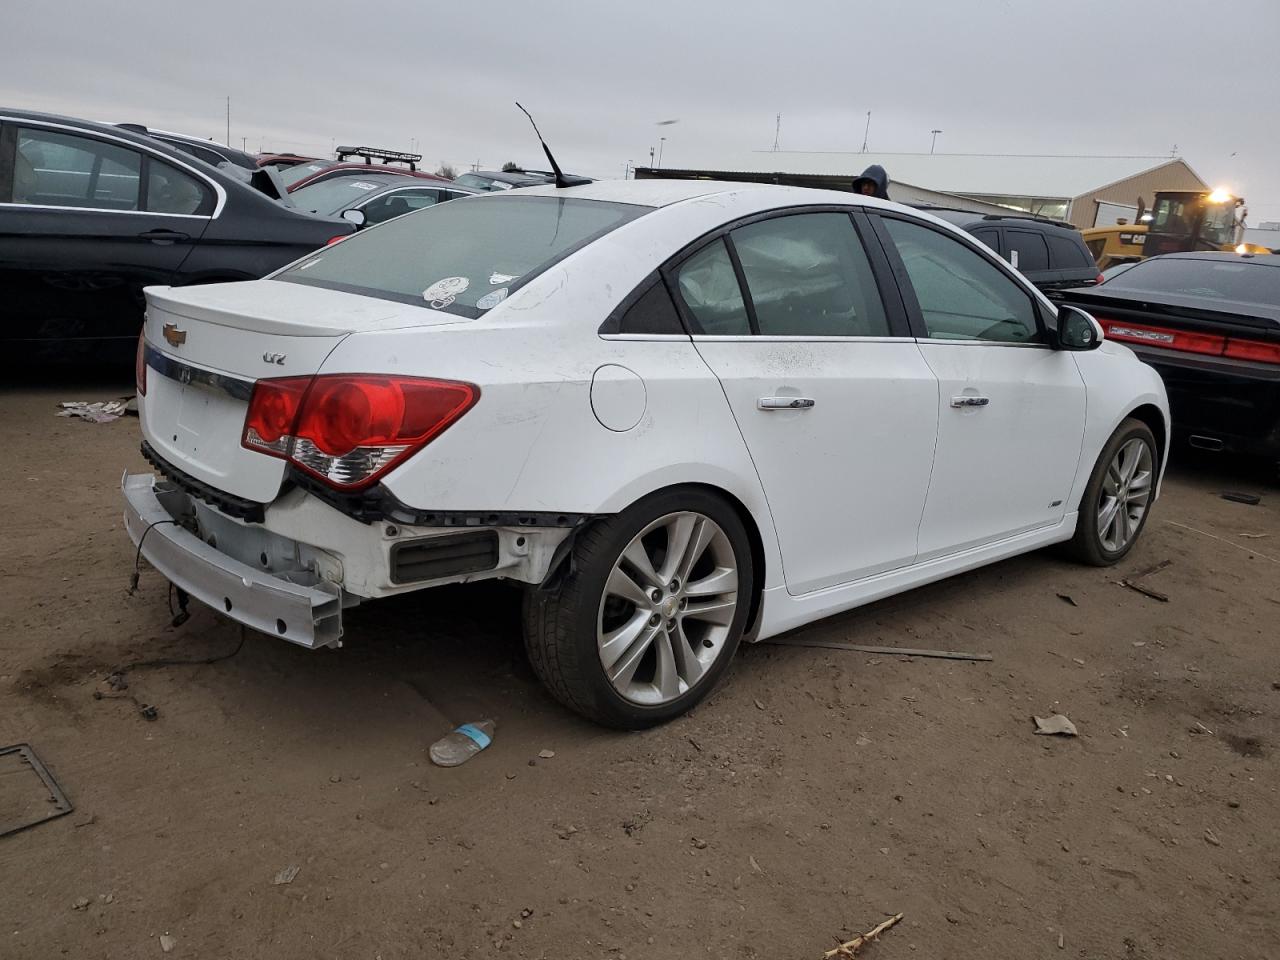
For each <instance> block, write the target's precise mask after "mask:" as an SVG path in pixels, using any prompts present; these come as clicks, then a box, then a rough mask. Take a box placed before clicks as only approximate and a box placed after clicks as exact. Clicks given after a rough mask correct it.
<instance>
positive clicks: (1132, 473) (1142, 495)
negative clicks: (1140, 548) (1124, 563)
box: [1098, 437, 1155, 553]
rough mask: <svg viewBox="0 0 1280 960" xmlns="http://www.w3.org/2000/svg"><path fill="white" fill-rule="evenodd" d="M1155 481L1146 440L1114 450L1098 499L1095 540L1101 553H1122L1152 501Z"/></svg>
mask: <svg viewBox="0 0 1280 960" xmlns="http://www.w3.org/2000/svg"><path fill="white" fill-rule="evenodd" d="M1154 479H1155V473H1154V471H1153V470H1152V468H1151V447H1150V446H1149V445H1148V444H1147V443H1146V441H1144V440H1142V439H1140V438H1137V437H1135V438H1134V439H1132V440H1130V441H1128V442H1127V443H1125V444H1124V445H1123V446H1122V447H1121V448H1120V449H1119V450H1117V451H1116V455H1115V457H1113V458H1112V460H1111V463H1109V464H1108V465H1107V473H1106V476H1105V477H1103V480H1102V491H1101V495H1100V496H1099V497H1098V540H1099V542H1100V543H1101V544H1102V547H1103V549H1104V550H1107V551H1109V552H1111V553H1116V552H1118V551H1120V550H1123V549H1124V548H1125V547H1126V546H1128V544H1129V541H1130V540H1132V539H1133V537H1134V535H1135V534H1136V533H1137V532H1138V528H1139V527H1140V526H1141V525H1142V518H1143V517H1144V516H1145V515H1146V512H1147V507H1148V505H1149V504H1150V502H1151V493H1152V490H1151V485H1152V482H1153V480H1154Z"/></svg>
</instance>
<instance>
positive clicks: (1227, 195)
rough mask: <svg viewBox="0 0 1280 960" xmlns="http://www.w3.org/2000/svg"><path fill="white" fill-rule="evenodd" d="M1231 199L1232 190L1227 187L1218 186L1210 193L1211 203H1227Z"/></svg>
mask: <svg viewBox="0 0 1280 960" xmlns="http://www.w3.org/2000/svg"><path fill="white" fill-rule="evenodd" d="M1230 199H1232V196H1231V191H1230V190H1228V189H1227V188H1226V187H1218V188H1217V189H1215V190H1214V191H1213V193H1211V194H1209V202H1210V203H1226V202H1227V201H1228V200H1230Z"/></svg>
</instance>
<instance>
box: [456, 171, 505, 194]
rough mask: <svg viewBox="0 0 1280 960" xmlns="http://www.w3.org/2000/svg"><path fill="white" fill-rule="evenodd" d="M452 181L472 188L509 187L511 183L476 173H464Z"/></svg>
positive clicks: (493, 188) (503, 188)
mask: <svg viewBox="0 0 1280 960" xmlns="http://www.w3.org/2000/svg"><path fill="white" fill-rule="evenodd" d="M453 182H454V183H456V184H459V185H460V186H463V187H471V188H472V189H473V190H510V189H511V184H509V183H503V182H502V181H501V180H494V179H493V178H492V177H482V176H480V174H478V173H464V174H463V175H462V176H460V177H458V179H456V180H454V181H453Z"/></svg>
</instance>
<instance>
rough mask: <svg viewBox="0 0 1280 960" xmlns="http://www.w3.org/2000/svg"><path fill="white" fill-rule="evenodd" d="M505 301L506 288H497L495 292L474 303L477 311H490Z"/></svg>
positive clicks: (492, 291)
mask: <svg viewBox="0 0 1280 960" xmlns="http://www.w3.org/2000/svg"><path fill="white" fill-rule="evenodd" d="M505 299H507V288H506V287H499V288H498V289H497V290H491V291H489V292H488V293H486V294H485V295H484V296H483V297H481V298H480V299H479V300H477V301H476V309H477V310H491V309H492V308H494V307H496V306H497V305H498V304H500V303H501V302H502V301H503V300H505Z"/></svg>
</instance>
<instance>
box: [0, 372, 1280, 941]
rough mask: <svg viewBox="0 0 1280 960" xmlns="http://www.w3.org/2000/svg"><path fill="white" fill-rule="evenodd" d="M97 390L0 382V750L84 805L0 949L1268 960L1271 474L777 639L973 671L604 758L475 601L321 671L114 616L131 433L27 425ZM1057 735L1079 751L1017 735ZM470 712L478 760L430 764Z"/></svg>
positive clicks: (727, 719)
mask: <svg viewBox="0 0 1280 960" xmlns="http://www.w3.org/2000/svg"><path fill="white" fill-rule="evenodd" d="M124 389H127V384H111V383H104V382H101V381H99V382H96V383H92V384H90V385H88V386H81V385H78V384H77V385H70V384H68V383H66V382H63V383H62V384H60V385H56V386H31V385H27V386H20V387H16V388H15V387H12V386H11V387H9V388H7V389H2V388H0V399H2V400H3V405H2V407H0V410H2V411H3V419H2V420H0V449H3V450H4V452H5V456H4V458H3V460H2V461H0V485H2V488H3V489H4V490H5V491H7V496H6V497H5V505H6V509H5V511H4V516H3V518H2V519H0V745H3V744H8V743H16V742H22V741H29V742H30V743H31V744H33V745H34V747H35V749H36V750H37V752H38V753H39V755H40V757H41V758H43V760H44V761H45V762H46V763H47V764H48V766H49V767H50V769H51V770H52V771H53V772H54V774H55V775H56V776H57V778H58V779H59V781H60V782H61V785H62V787H63V788H64V789H65V791H66V793H67V795H68V796H69V797H70V798H71V800H72V801H73V802H74V804H75V811H74V812H73V813H71V814H70V815H68V816H64V817H61V818H59V819H56V820H52V821H49V822H47V823H43V824H41V825H40V826H37V827H35V828H33V829H30V830H27V831H24V832H22V833H18V834H14V835H11V836H8V837H4V838H0V957H3V958H12V960H19V958H23V960H25V958H32V960H48V958H52V957H59V956H67V957H74V958H77V960H79V958H142V957H147V956H151V955H156V956H159V955H161V954H162V945H161V942H160V939H159V938H160V937H161V935H165V936H167V937H170V938H172V941H170V940H166V941H165V945H167V946H169V947H170V953H171V955H172V956H173V957H175V958H183V957H206V958H242V957H272V958H275V960H292V958H308V960H313V958H317V957H324V958H328V957H337V958H368V960H374V958H382V960H393V958H402V957H403V958H424V957H425V958H435V957H440V958H464V957H466V958H479V957H492V956H495V955H501V956H508V955H509V956H515V957H529V958H556V960H561V958H563V960H569V958H579V957H582V958H604V960H623V958H624V957H630V958H682V960H687V958H692V957H704V956H705V957H734V958H738V957H746V958H756V957H758V958H769V960H773V958H797V960H805V958H812V960H817V958H819V957H821V956H822V952H823V950H825V949H828V948H830V947H832V946H834V945H835V944H836V942H837V938H848V937H851V936H853V935H855V934H857V933H859V932H862V931H864V930H868V929H870V928H871V927H872V926H874V925H875V924H876V923H878V922H879V921H880V920H882V919H884V918H885V916H886V915H888V914H892V913H896V912H898V911H901V912H903V913H904V914H905V920H904V921H903V922H902V923H901V924H900V925H899V926H898V927H896V928H895V929H893V930H891V931H889V932H888V933H886V934H885V935H884V937H883V939H882V940H881V941H880V942H879V944H877V945H875V946H872V947H870V948H868V949H867V950H866V951H865V952H864V953H865V955H866V956H867V957H871V958H879V960H888V958H907V957H924V958H931V957H932V958H943V957H946V958H968V957H975V958H978V957H980V958H984V960H994V958H1010V960H1014V958H1016V960H1027V958H1034V957H1055V958H1056V957H1080V958H1126V960H1130V958H1132V960H1168V958H1184V957H1185V958H1197V960H1200V958H1224V960H1225V958H1249V960H1269V958H1274V957H1276V956H1278V955H1280V803H1278V797H1277V787H1278V786H1280V777H1278V776H1277V773H1278V772H1280V770H1278V768H1280V762H1278V760H1277V755H1278V751H1280V656H1278V654H1277V635H1278V633H1280V631H1278V630H1277V624H1280V488H1277V487H1276V486H1275V485H1273V484H1271V483H1270V481H1269V478H1268V476H1267V475H1266V473H1265V472H1264V471H1263V470H1262V469H1261V468H1251V467H1248V466H1245V465H1240V464H1231V463H1225V462H1223V461H1209V462H1207V463H1178V464H1176V465H1175V467H1174V470H1173V474H1172V476H1171V477H1170V479H1169V480H1168V482H1167V483H1166V486H1165V496H1164V498H1163V499H1162V500H1161V501H1160V502H1159V504H1158V505H1157V507H1156V509H1155V512H1154V514H1153V516H1152V518H1151V522H1150V523H1149V524H1148V526H1147V528H1146V531H1145V533H1144V535H1143V539H1142V541H1141V542H1140V544H1139V545H1138V547H1137V548H1136V549H1135V551H1134V553H1133V554H1132V555H1131V556H1130V557H1129V558H1128V559H1127V560H1126V561H1125V563H1124V564H1123V565H1122V566H1121V567H1120V568H1119V569H1117V570H1097V569H1089V568H1084V567H1078V566H1074V565H1071V564H1069V563H1067V562H1065V561H1062V560H1060V559H1058V558H1056V557H1055V556H1054V555H1052V554H1048V553H1038V554H1034V555H1031V556H1027V557H1023V558H1019V559H1015V560H1011V561H1008V562H1005V563H1002V564H999V565H997V566H994V567H990V568H987V569H985V570H982V571H978V572H975V573H971V574H967V575H964V576H961V577H959V578H955V579H953V580H951V581H948V582H946V583H943V584H939V585H936V586H934V587H930V588H926V589H922V590H917V591H915V592H913V593H911V594H908V595H905V596H902V597H898V598H895V599H893V600H890V601H886V602H883V603H880V604H877V605H875V606H873V607H869V608H865V609H863V610H861V611H856V612H854V613H852V614H849V615H845V616H841V617H836V618H834V619H831V620H828V621H825V622H823V623H820V624H817V625H815V626H812V627H809V628H807V629H805V630H802V631H799V632H797V633H796V634H794V635H793V636H794V637H798V638H826V639H849V640H854V641H856V642H862V643H873V644H896V645H900V646H910V647H933V648H946V649H952V650H967V651H977V652H989V653H991V654H993V655H994V660H993V661H991V662H989V663H966V662H957V661H947V660H926V659H907V658H901V657H897V656H869V655H866V654H855V653H846V652H836V651H828V650H818V649H802V648H792V647H780V646H775V645H761V646H756V647H752V648H750V649H746V650H744V651H743V652H742V653H741V655H740V657H739V660H738V663H737V664H736V666H735V669H734V671H733V672H732V673H731V675H730V677H729V679H728V682H727V683H726V684H725V685H724V686H723V687H722V688H721V689H720V690H719V691H718V692H717V693H716V694H714V695H713V696H712V697H711V698H710V700H709V701H708V702H706V703H705V704H704V705H702V706H701V707H699V708H698V709H697V710H696V711H695V712H694V713H693V714H692V715H691V716H688V717H686V718H683V719H681V720H679V721H677V722H675V723H672V724H670V725H669V726H666V727H664V728H662V729H659V730H654V731H651V732H647V733H642V734H619V733H613V732H609V731H605V730H602V729H599V728H596V727H593V726H591V725H589V724H587V723H585V722H582V721H580V720H578V719H576V718H575V717H574V716H572V715H570V714H568V713H567V712H565V711H564V710H563V709H561V708H560V707H558V706H557V705H556V704H555V703H554V702H552V701H551V700H550V698H549V697H548V696H547V695H545V694H544V693H543V692H542V690H541V689H540V687H539V686H538V684H537V682H536V681H535V680H534V678H533V676H532V674H531V672H530V669H529V667H528V664H527V663H526V661H525V658H524V653H523V650H522V648H521V643H520V638H519V618H518V603H517V597H516V595H515V593H514V591H511V590H508V589H505V588H502V587H500V586H489V587H479V588H469V589H461V590H450V591H440V592H436V593H433V594H427V595H422V596H419V597H417V598H402V599H400V600H397V601H395V602H388V603H385V604H383V605H373V606H368V607H363V608H360V609H358V610H356V611H353V612H352V613H351V614H349V617H348V633H347V641H346V646H345V648H344V649H342V650H340V651H322V652H315V653H313V652H309V651H307V650H304V649H301V648H298V647H294V646H291V645H289V644H287V643H284V642H282V641H279V640H276V639H272V638H267V637H261V636H257V635H249V637H248V639H247V641H246V642H245V643H244V644H243V646H242V647H241V646H240V633H239V631H238V629H237V628H235V627H233V626H231V625H229V624H228V623H227V622H225V621H223V620H222V619H220V618H219V617H217V616H215V615H214V614H213V613H212V612H210V611H209V610H207V609H204V608H201V607H198V606H194V605H193V610H194V613H193V616H192V617H191V619H190V621H189V622H188V623H186V624H185V625H183V626H181V627H179V628H176V629H175V628H172V627H170V625H169V620H170V616H169V613H168V610H167V608H166V589H165V584H164V582H163V581H162V580H161V578H160V577H159V576H158V575H157V574H156V573H155V572H154V571H151V570H149V569H145V568H144V570H143V573H142V579H141V586H140V589H139V590H138V592H137V594H136V595H134V596H132V597H131V596H129V595H128V594H127V592H126V588H127V586H128V579H129V574H130V571H131V568H132V564H133V548H132V546H131V544H130V543H129V541H128V539H127V537H126V535H125V534H124V532H123V530H122V529H121V521H120V496H119V491H118V485H119V478H120V474H121V472H122V470H123V469H124V468H126V467H128V468H131V469H140V468H142V467H143V463H142V460H141V458H140V457H139V456H138V453H137V437H138V427H137V422H136V421H135V420H133V419H128V420H122V421H119V422H116V423H112V424H106V425H91V424H88V423H83V422H79V421H71V420H65V419H58V418H55V416H54V404H55V402H56V401H57V400H60V399H73V398H74V399H105V398H109V397H112V396H116V395H119V393H121V392H122V391H123V390H124ZM1229 489H1234V490H1248V491H1252V492H1255V493H1260V494H1262V495H1263V500H1262V503H1261V505H1258V506H1247V505H1243V504H1239V503H1230V502H1227V501H1224V500H1222V499H1221V498H1220V497H1219V493H1220V492H1221V491H1223V490H1229ZM1246 534H1249V535H1252V536H1251V537H1250V536H1246ZM1164 560H1168V561H1171V562H1170V565H1169V566H1168V567H1166V568H1165V569H1163V570H1161V571H1159V572H1158V573H1156V574H1153V575H1151V576H1150V577H1149V578H1148V579H1147V580H1146V581H1145V582H1146V583H1147V584H1148V585H1149V586H1150V587H1152V588H1153V589H1155V590H1158V591H1160V592H1163V593H1164V594H1167V595H1168V597H1169V600H1168V602H1160V601H1158V600H1156V599H1153V598H1150V597H1148V596H1144V595H1142V594H1139V593H1137V592H1135V591H1133V590H1130V589H1125V588H1124V587H1122V586H1119V585H1117V583H1116V581H1117V579H1119V578H1120V577H1122V576H1124V575H1126V574H1133V573H1136V572H1138V571H1141V570H1142V569H1144V568H1147V567H1150V566H1152V565H1154V564H1156V563H1158V562H1160V561H1164ZM1067 598H1070V599H1069V600H1068V599H1067ZM214 658H222V659H218V660H217V661H216V662H210V663H196V664H173V665H152V666H138V667H135V668H133V669H130V670H127V674H126V675H127V682H128V688H127V690H113V689H111V688H110V686H109V685H108V684H106V683H105V682H104V681H105V678H106V677H107V675H108V674H109V673H110V672H111V671H112V670H113V668H117V667H121V666H127V665H129V664H131V663H136V662H138V661H151V660H156V659H167V660H195V661H200V660H212V659H214ZM95 694H102V695H103V697H102V698H101V699H98V698H96V697H95ZM144 704H145V705H153V706H155V707H156V708H157V709H158V717H157V718H156V719H155V720H153V721H148V720H146V719H144V718H143V717H142V716H141V714H140V711H139V705H144ZM1054 712H1062V713H1065V714H1066V715H1068V716H1069V717H1070V718H1071V719H1072V720H1073V721H1074V722H1075V723H1076V725H1077V726H1078V727H1079V731H1080V736H1079V737H1078V738H1075V739H1063V738H1057V737H1043V736H1035V735H1033V732H1032V730H1033V724H1032V720H1031V717H1032V714H1039V715H1041V716H1045V715H1047V714H1050V713H1054ZM482 717H493V718H495V719H496V720H497V735H496V738H495V741H494V744H493V746H492V747H490V748H489V749H488V750H487V751H486V752H485V753H483V754H481V755H480V756H478V757H476V758H475V759H473V760H472V761H471V762H470V763H468V764H467V765H465V766H463V767H459V768H456V769H453V770H443V769H439V768H436V767H434V766H432V765H431V763H430V762H429V761H428V759H427V755H426V750H427V747H428V746H429V745H430V743H431V742H432V741H434V740H435V739H436V738H437V737H439V736H441V735H442V734H443V733H445V732H446V731H447V730H448V729H450V727H451V726H452V725H454V724H456V723H459V722H463V721H467V720H474V719H479V718H482ZM543 750H553V751H555V756H554V758H551V759H538V754H539V752H540V751H543ZM19 775H20V774H19V773H15V772H14V768H12V767H0V801H3V798H9V799H8V800H7V801H4V803H3V806H0V816H9V815H11V814H12V813H13V812H14V811H15V810H17V809H18V808H19V807H21V806H22V804H23V803H29V801H30V795H29V792H26V793H24V791H23V790H22V789H20V787H21V783H20V781H19V779H18V777H19ZM21 775H22V776H25V775H26V774H21ZM23 782H25V781H23ZM15 785H18V786H15ZM27 785H28V786H30V784H27ZM37 792H38V791H37ZM287 867H297V868H298V871H297V875H296V877H295V878H294V879H293V881H292V882H291V883H280V884H276V883H273V879H274V878H276V877H277V875H278V874H279V873H280V872H281V871H282V870H283V869H285V868H287Z"/></svg>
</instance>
